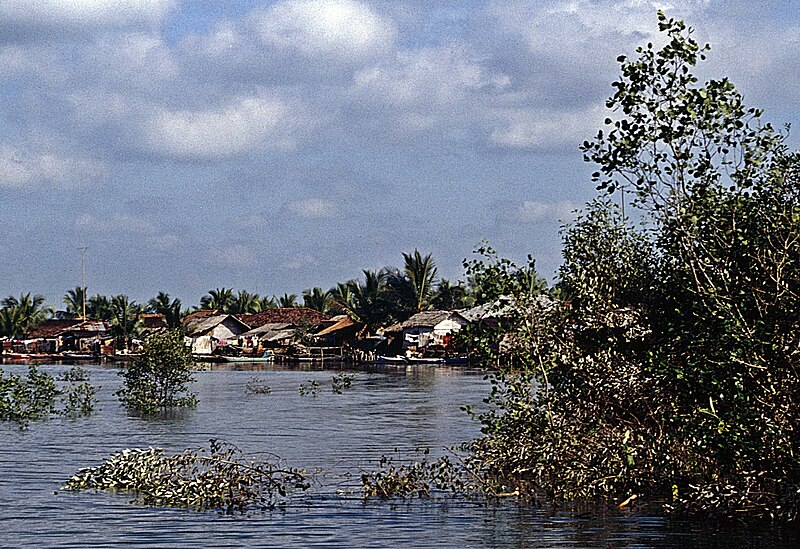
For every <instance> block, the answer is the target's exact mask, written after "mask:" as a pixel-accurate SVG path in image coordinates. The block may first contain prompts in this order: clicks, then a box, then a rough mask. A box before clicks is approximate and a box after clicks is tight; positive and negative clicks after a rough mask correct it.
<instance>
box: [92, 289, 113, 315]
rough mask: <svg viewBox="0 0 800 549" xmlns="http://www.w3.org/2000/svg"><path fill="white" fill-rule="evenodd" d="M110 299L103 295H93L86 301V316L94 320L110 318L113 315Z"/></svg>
mask: <svg viewBox="0 0 800 549" xmlns="http://www.w3.org/2000/svg"><path fill="white" fill-rule="evenodd" d="M113 314H114V313H113V310H112V306H111V300H110V299H109V298H108V297H106V296H104V295H100V294H97V295H93V296H92V297H90V298H89V300H88V301H87V302H86V316H87V317H89V318H94V319H96V320H111V317H112V316H113Z"/></svg>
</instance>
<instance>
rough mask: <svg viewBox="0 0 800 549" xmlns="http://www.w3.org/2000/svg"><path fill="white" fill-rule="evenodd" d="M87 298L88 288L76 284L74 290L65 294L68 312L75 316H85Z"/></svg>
mask: <svg viewBox="0 0 800 549" xmlns="http://www.w3.org/2000/svg"><path fill="white" fill-rule="evenodd" d="M85 298H86V288H81V287H80V286H75V289H74V290H69V291H68V292H67V293H66V294H65V295H64V300H63V301H64V304H65V305H66V306H67V312H68V313H70V314H72V315H74V316H83V303H84V300H85Z"/></svg>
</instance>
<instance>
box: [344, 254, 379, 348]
mask: <svg viewBox="0 0 800 549" xmlns="http://www.w3.org/2000/svg"><path fill="white" fill-rule="evenodd" d="M363 272H364V282H359V281H358V280H350V281H348V282H347V283H346V285H347V289H346V290H343V289H338V288H337V292H336V295H335V299H336V303H337V304H338V305H339V306H340V307H341V308H342V309H344V310H345V311H346V312H347V314H348V315H349V316H350V318H351V319H352V320H353V321H354V322H355V323H356V324H359V325H360V327H359V330H358V334H357V335H358V337H363V336H365V335H369V334H374V333H375V331H376V330H377V329H378V327H380V326H381V325H382V324H384V323H385V322H386V321H387V320H388V318H389V315H388V314H387V312H388V301H387V297H388V295H387V289H388V286H387V284H386V272H385V271H380V272H375V271H370V270H367V269H365V270H364V271H363ZM340 286H341V285H340Z"/></svg>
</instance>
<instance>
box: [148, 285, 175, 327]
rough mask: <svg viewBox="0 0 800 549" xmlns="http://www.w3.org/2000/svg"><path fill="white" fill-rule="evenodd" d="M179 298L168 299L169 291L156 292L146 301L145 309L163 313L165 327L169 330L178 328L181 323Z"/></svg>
mask: <svg viewBox="0 0 800 549" xmlns="http://www.w3.org/2000/svg"><path fill="white" fill-rule="evenodd" d="M181 305H182V303H181V300H180V299H177V298H175V299H173V300H171V301H170V296H169V293H167V292H158V295H157V296H156V297H154V298H152V299H151V300H150V301H148V302H147V310H148V311H150V312H151V313H156V314H159V315H164V319H165V320H166V323H167V327H168V328H169V329H170V330H174V329H176V328H179V327H180V325H181Z"/></svg>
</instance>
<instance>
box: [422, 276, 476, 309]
mask: <svg viewBox="0 0 800 549" xmlns="http://www.w3.org/2000/svg"><path fill="white" fill-rule="evenodd" d="M472 303H473V301H472V299H471V297H470V295H469V292H468V290H467V288H466V287H465V286H464V285H463V284H462V283H461V282H458V283H456V284H453V283H452V282H450V281H449V280H447V279H445V278H442V279H441V280H439V284H437V286H436V290H435V291H434V292H433V296H432V298H431V306H432V307H433V308H434V309H441V310H446V311H452V310H455V309H463V308H466V307H470V306H471V305H472Z"/></svg>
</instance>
